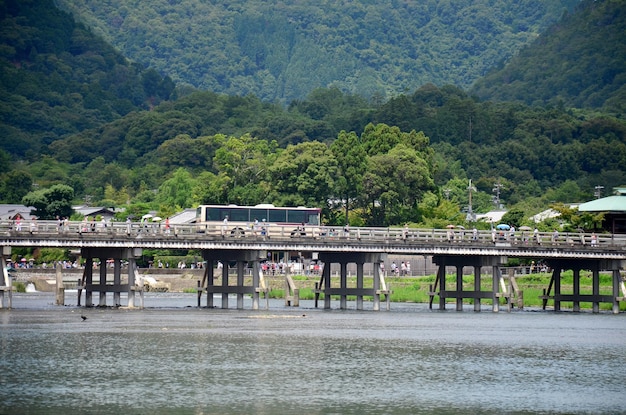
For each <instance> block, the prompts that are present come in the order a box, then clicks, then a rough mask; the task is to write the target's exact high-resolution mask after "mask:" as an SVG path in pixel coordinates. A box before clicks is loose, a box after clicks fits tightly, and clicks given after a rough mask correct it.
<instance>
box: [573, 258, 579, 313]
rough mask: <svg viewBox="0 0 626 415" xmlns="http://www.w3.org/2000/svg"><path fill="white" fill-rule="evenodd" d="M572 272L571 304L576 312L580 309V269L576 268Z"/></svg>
mask: <svg viewBox="0 0 626 415" xmlns="http://www.w3.org/2000/svg"><path fill="white" fill-rule="evenodd" d="M573 271H574V274H573V276H572V284H573V287H572V288H573V291H574V305H573V309H574V311H576V312H578V311H580V269H579V268H576V269H574V270H573Z"/></svg>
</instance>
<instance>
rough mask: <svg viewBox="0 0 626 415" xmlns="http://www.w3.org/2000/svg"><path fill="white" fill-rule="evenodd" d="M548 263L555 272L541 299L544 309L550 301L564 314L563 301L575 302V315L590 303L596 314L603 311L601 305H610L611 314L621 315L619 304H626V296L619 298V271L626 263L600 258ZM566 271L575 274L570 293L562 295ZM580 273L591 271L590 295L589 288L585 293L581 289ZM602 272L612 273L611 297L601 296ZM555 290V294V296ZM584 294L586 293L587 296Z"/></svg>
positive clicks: (573, 307) (562, 260) (556, 260)
mask: <svg viewBox="0 0 626 415" xmlns="http://www.w3.org/2000/svg"><path fill="white" fill-rule="evenodd" d="M547 263H548V265H549V266H550V267H551V268H552V269H553V272H552V280H551V281H550V285H549V286H548V290H547V291H545V290H544V291H545V294H544V295H542V296H541V297H540V298H542V299H543V304H544V309H545V306H546V304H547V302H548V301H549V300H553V301H554V311H561V306H562V302H572V304H573V305H572V310H573V311H575V312H578V311H580V303H581V302H590V303H591V304H592V312H593V313H599V312H600V304H601V303H609V304H611V308H612V311H613V312H614V313H619V303H620V301H624V296H620V283H621V276H620V270H621V269H623V268H624V266H625V265H626V261H620V260H601V259H552V260H548V261H547ZM567 269H571V270H572V271H573V284H572V293H571V294H568V293H565V294H564V293H562V286H561V284H562V281H561V276H562V271H563V270H567ZM581 270H589V271H591V293H589V288H586V290H583V289H581V283H580V271H581ZM600 271H608V272H611V273H612V284H611V294H610V295H602V294H600ZM622 284H623V283H622ZM553 287H554V293H552V288H553ZM587 287H588V286H587ZM582 288H584V287H582ZM582 291H586V293H585V292H582ZM623 291H625V292H626V289H623Z"/></svg>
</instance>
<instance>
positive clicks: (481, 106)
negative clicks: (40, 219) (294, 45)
mask: <svg viewBox="0 0 626 415" xmlns="http://www.w3.org/2000/svg"><path fill="white" fill-rule="evenodd" d="M172 3H173V6H172V7H174V6H176V5H178V4H179V3H176V2H172ZM439 3H441V2H439ZM235 4H237V3H235ZM324 4H325V3H324ZM333 4H334V3H333ZM363 4H365V5H366V6H367V3H363ZM394 4H395V3H394ZM129 7H130V6H129ZM407 7H408V6H407ZM0 18H1V19H2V20H1V22H0V23H2V25H1V26H0V27H1V29H0V31H1V33H2V43H1V44H0V45H1V46H0V69H1V71H2V72H0V75H1V76H0V78H1V79H0V87H1V88H2V90H1V91H0V92H1V93H2V94H1V95H0V102H1V103H2V106H1V107H0V115H1V116H2V118H1V121H2V124H0V127H1V128H2V135H0V144H1V146H0V202H4V203H20V201H24V200H28V201H33V200H38V201H41V200H42V199H45V198H46V197H47V195H48V193H46V192H48V191H49V189H54V188H55V186H64V187H63V188H62V189H60V190H62V192H61V191H60V192H58V193H63V194H67V195H73V196H72V197H73V198H74V199H75V201H78V200H85V201H89V202H90V203H94V204H101V205H106V206H125V207H126V208H127V209H128V212H131V213H132V212H135V213H142V212H143V213H145V212H147V211H148V210H158V211H159V212H160V214H161V216H164V215H170V214H171V213H173V212H174V211H175V210H176V209H179V208H183V207H191V206H194V205H197V204H198V203H238V204H256V203H262V202H265V203H275V204H278V205H311V206H319V207H322V208H323V209H324V216H325V219H326V220H327V221H328V222H329V223H333V224H342V223H345V220H346V218H345V216H342V215H343V213H342V212H344V208H345V205H346V204H347V205H348V206H349V207H350V209H351V212H352V216H350V223H352V224H355V225H359V224H368V225H394V224H399V223H405V222H412V223H419V224H420V225H422V226H445V225H446V224H447V223H450V221H455V222H457V223H458V222H463V220H464V217H465V216H464V215H463V214H462V213H461V209H463V208H464V207H465V206H467V204H468V191H467V188H468V183H469V180H470V179H471V180H472V183H473V184H474V185H475V186H476V188H477V191H476V192H475V193H474V194H473V203H474V205H473V209H474V212H481V211H486V210H489V209H490V208H492V207H493V206H494V203H492V199H491V196H492V189H493V187H494V185H495V184H497V186H498V189H500V195H499V196H500V199H498V200H497V202H501V203H505V204H507V205H508V206H511V205H514V204H517V206H521V207H519V209H524V210H525V212H527V213H531V212H532V213H536V212H537V211H538V210H542V209H544V208H546V207H547V205H548V204H550V203H554V202H572V201H582V200H587V199H589V198H590V197H592V192H593V188H594V186H596V185H602V186H605V188H606V189H610V188H611V187H613V186H617V185H624V184H626V170H624V167H623V166H625V165H626V122H625V121H624V120H623V119H622V118H620V117H619V116H616V115H615V114H611V115H608V114H603V113H600V112H596V111H591V110H585V109H575V108H567V107H565V106H563V105H560V106H545V107H544V106H529V105H526V104H522V103H507V102H502V103H493V102H489V101H485V102H481V101H479V100H478V99H477V98H476V97H475V96H473V95H472V94H469V93H468V92H466V91H465V90H464V89H463V88H461V87H459V86H454V85H443V86H437V85H435V84H431V83H429V84H424V85H421V86H420V87H418V88H416V89H415V90H414V91H413V92H406V93H401V94H398V95H397V96H394V97H393V98H391V99H382V97H378V99H368V98H366V97H363V96H361V95H358V94H352V93H348V92H345V91H342V90H341V89H340V88H339V87H330V88H317V89H314V90H312V91H311V92H310V93H308V94H307V95H306V97H305V98H302V99H295V100H292V101H291V102H290V103H289V104H288V105H283V103H281V102H268V101H266V100H264V99H261V98H260V97H257V96H255V95H247V96H238V95H226V94H220V93H217V92H215V91H194V90H193V89H192V88H188V87H184V86H182V87H181V86H178V87H177V88H174V84H173V82H172V81H171V80H170V79H169V78H167V77H165V78H162V77H161V76H160V75H158V73H157V72H156V71H155V70H152V69H148V70H145V69H141V67H140V65H139V64H134V65H129V64H128V63H127V61H126V60H125V59H124V58H123V57H122V56H121V55H119V54H117V53H116V52H115V51H114V50H113V49H112V48H111V47H109V46H108V45H106V44H105V43H104V42H103V41H102V40H100V39H98V38H96V37H94V36H93V35H92V34H91V33H90V32H89V31H88V30H87V29H85V28H84V27H83V26H81V25H77V24H75V23H74V21H73V20H72V19H71V18H70V16H69V15H67V14H64V13H62V12H59V11H58V10H56V9H54V7H53V5H52V3H51V1H50V0H49V1H44V0H38V1H35V0H33V1H25V0H23V1H20V0H12V1H9V0H0ZM258 47H259V48H260V49H259V50H262V47H261V46H258ZM381 76H382V75H381ZM168 98H169V99H168ZM29 192H30V193H29ZM26 193H28V197H27V198H26V199H23V198H22V197H23V196H24V195H25V194H26ZM523 216H524V215H523V214H522V215H521V216H519V217H523ZM517 224H519V223H517Z"/></svg>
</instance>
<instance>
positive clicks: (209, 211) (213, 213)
mask: <svg viewBox="0 0 626 415" xmlns="http://www.w3.org/2000/svg"><path fill="white" fill-rule="evenodd" d="M224 210H225V209H223V208H217V207H208V208H206V218H205V220H207V221H210V220H216V221H221V220H222V219H224V215H228V211H226V212H224V213H222V211H224Z"/></svg>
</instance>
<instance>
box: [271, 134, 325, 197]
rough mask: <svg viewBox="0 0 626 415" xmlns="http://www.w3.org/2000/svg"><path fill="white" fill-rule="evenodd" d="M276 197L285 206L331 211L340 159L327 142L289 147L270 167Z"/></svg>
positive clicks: (314, 142) (312, 142) (313, 142)
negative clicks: (330, 201)
mask: <svg viewBox="0 0 626 415" xmlns="http://www.w3.org/2000/svg"><path fill="white" fill-rule="evenodd" d="M269 174H270V179H271V183H272V187H273V194H272V196H273V198H274V199H275V201H276V203H278V204H280V205H283V206H303V205H304V206H310V207H322V208H328V205H329V201H328V198H329V196H330V195H332V194H333V191H334V189H335V178H336V177H337V160H336V159H335V157H334V155H333V153H332V151H330V148H328V146H327V145H326V144H324V143H320V142H318V141H311V142H306V143H300V144H297V145H292V146H288V147H287V149H285V150H284V151H282V152H281V153H280V155H279V156H278V157H277V159H276V161H275V162H274V164H273V165H271V166H270V167H269Z"/></svg>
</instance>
